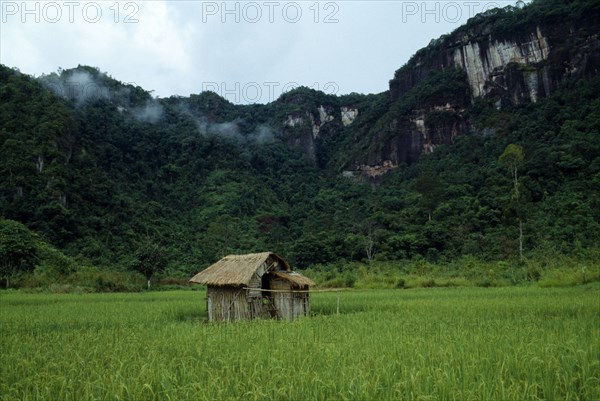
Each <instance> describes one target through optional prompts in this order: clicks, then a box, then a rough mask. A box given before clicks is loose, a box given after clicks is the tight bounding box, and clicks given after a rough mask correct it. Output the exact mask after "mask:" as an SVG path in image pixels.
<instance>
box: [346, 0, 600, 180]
mask: <svg viewBox="0 0 600 401" xmlns="http://www.w3.org/2000/svg"><path fill="white" fill-rule="evenodd" d="M598 32H600V5H598V4H597V3H596V4H594V3H593V2H579V1H577V2H564V1H557V0H551V1H545V2H541V1H537V2H533V3H532V4H531V5H529V6H527V7H525V8H523V9H520V8H514V7H506V8H503V9H494V10H490V11H488V12H487V13H484V14H480V15H477V16H476V17H474V18H472V19H471V20H470V21H469V22H468V23H467V24H466V25H465V26H462V27H460V28H458V29H457V30H455V31H454V32H452V33H451V34H449V35H444V36H442V37H441V38H439V39H437V40H432V41H431V43H430V45H429V46H428V47H426V48H424V49H421V50H420V51H419V52H417V53H416V54H415V55H414V56H413V57H412V58H411V60H409V62H408V63H407V64H406V65H405V66H403V67H402V68H400V69H399V70H398V71H396V73H395V76H394V78H393V79H392V80H391V81H390V84H389V88H390V89H389V108H388V110H387V111H386V113H385V114H383V115H382V116H381V118H380V119H379V120H378V121H377V123H376V124H375V125H374V126H373V127H371V128H370V129H368V130H364V129H363V131H362V132H361V135H364V136H366V137H367V139H366V140H365V139H363V140H362V144H361V145H360V146H359V148H361V149H366V152H364V151H363V152H361V151H357V149H356V147H355V148H354V152H352V153H351V154H352V156H351V158H350V160H349V161H348V163H347V165H346V169H347V170H350V171H355V172H356V171H362V172H364V173H366V174H367V175H368V176H373V175H378V174H380V173H382V172H386V171H388V170H390V169H393V168H394V167H396V166H398V165H400V164H402V163H407V164H411V163H414V162H415V161H416V160H418V158H419V156H420V155H421V154H422V153H427V152H431V151H432V150H433V149H435V148H436V147H437V146H438V145H441V144H450V143H452V141H453V138H454V137H456V136H457V135H462V134H465V133H467V132H470V131H477V127H474V126H473V121H472V116H471V114H472V113H471V114H470V113H469V110H470V106H471V105H472V104H473V103H474V102H475V101H476V100H477V99H481V100H483V101H485V102H486V104H489V105H490V106H492V107H496V108H506V107H511V106H515V105H520V104H523V103H527V102H533V103H535V102H537V101H538V100H539V99H541V98H544V97H547V96H549V95H550V94H552V93H553V92H554V91H555V90H556V89H557V88H558V87H559V86H560V85H561V84H562V83H563V82H565V81H567V80H570V79H579V78H581V77H584V76H592V75H596V74H598V72H599V71H600V39H599V37H598ZM365 141H366V142H368V145H366V146H365Z"/></svg>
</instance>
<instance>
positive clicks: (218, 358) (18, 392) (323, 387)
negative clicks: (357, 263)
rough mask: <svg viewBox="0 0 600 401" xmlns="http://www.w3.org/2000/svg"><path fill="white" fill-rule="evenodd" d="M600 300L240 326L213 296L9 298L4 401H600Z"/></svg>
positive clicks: (462, 295)
mask: <svg viewBox="0 0 600 401" xmlns="http://www.w3.org/2000/svg"><path fill="white" fill-rule="evenodd" d="M599 290H600V286H599V284H598V283H592V284H588V285H584V286H577V287H565V288H537V287H524V288H523V287H521V288H515V287H507V288H477V287H470V288H465V287H447V288H415V289H406V290H402V291H398V290H349V291H341V292H324V293H314V294H313V295H312V296H311V308H312V316H310V317H306V318H302V319H298V320H296V321H292V322H287V321H274V320H257V321H250V322H238V323H229V324H211V323H207V322H206V321H205V317H206V313H205V293H204V291H203V290H196V291H161V292H142V293H116V294H48V293H44V294H26V293H21V292H17V291H4V292H0V306H1V307H0V331H1V334H2V335H1V336H0V341H1V344H0V346H1V349H2V363H1V364H0V399H2V400H26V401H29V400H57V401H61V400H78V401H79V400H169V399H170V400H240V399H244V400H306V399H310V400H333V399H335V400H338V399H340V400H367V399H368V400H370V399H377V400H452V399H455V400H539V399H546V400H598V399H600V357H599V355H600V338H599V336H600V334H599V333H598V327H599V326H600V315H599V314H598V291H599ZM338 297H339V301H340V309H339V314H338V313H337V302H338Z"/></svg>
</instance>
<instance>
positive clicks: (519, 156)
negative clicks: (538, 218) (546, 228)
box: [498, 143, 525, 260]
mask: <svg viewBox="0 0 600 401" xmlns="http://www.w3.org/2000/svg"><path fill="white" fill-rule="evenodd" d="M524 158H525V156H524V153H523V148H522V147H521V146H519V145H515V144H514V143H511V144H509V145H508V146H507V147H506V149H504V152H503V153H502V154H501V155H500V157H499V158H498V162H499V163H500V164H501V165H503V166H504V167H506V168H508V169H509V171H510V173H511V176H512V180H513V190H512V196H511V201H512V202H511V203H514V205H515V209H516V211H517V220H518V222H519V259H520V260H523V216H522V212H523V210H522V207H521V206H522V205H521V203H522V202H521V196H520V191H519V173H518V171H519V166H520V165H521V163H523V159H524Z"/></svg>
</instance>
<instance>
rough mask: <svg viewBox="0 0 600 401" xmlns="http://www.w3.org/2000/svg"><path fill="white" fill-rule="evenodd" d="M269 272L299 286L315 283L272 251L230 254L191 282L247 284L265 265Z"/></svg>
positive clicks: (213, 284)
mask: <svg viewBox="0 0 600 401" xmlns="http://www.w3.org/2000/svg"><path fill="white" fill-rule="evenodd" d="M263 264H264V268H265V270H266V271H267V272H272V273H274V274H276V275H277V276H278V277H281V278H283V279H285V280H288V281H290V282H292V283H294V284H296V285H299V286H305V285H308V286H312V285H315V283H314V281H312V280H311V279H309V278H307V277H304V276H303V275H301V274H299V273H296V272H293V271H292V269H291V268H290V265H289V264H288V263H287V262H286V261H285V260H283V259H282V258H281V257H279V256H278V255H276V254H274V253H272V252H262V253H250V254H247V255H229V256H225V257H224V258H223V259H221V260H219V261H218V262H217V263H215V264H213V265H210V266H209V267H207V268H206V269H205V270H203V271H201V272H200V273H198V274H196V275H195V276H194V277H192V278H191V279H190V283H197V284H205V285H211V286H238V287H239V286H247V285H249V284H250V280H251V279H252V276H253V275H254V274H255V273H256V272H257V271H258V270H259V269H260V268H261V266H263Z"/></svg>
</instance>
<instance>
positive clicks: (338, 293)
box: [337, 290, 340, 315]
mask: <svg viewBox="0 0 600 401" xmlns="http://www.w3.org/2000/svg"><path fill="white" fill-rule="evenodd" d="M337 314H338V315H339V314H340V290H338V291H337Z"/></svg>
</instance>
